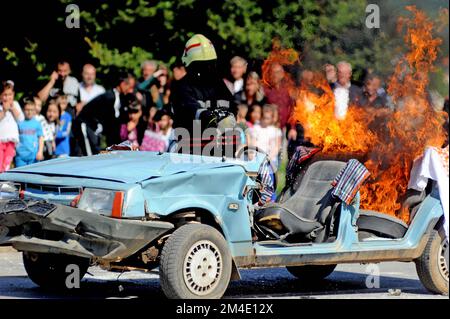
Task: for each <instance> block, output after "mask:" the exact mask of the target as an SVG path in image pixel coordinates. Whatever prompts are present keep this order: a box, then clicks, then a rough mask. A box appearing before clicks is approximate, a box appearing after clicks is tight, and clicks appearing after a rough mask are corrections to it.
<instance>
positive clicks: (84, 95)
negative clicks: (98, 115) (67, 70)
mask: <svg viewBox="0 0 450 319" xmlns="http://www.w3.org/2000/svg"><path fill="white" fill-rule="evenodd" d="M103 93H105V88H104V87H103V86H101V85H98V84H95V83H94V85H93V86H92V88H91V89H90V90H89V91H88V90H87V89H86V86H85V85H84V83H83V82H80V101H81V102H83V103H89V102H90V101H91V100H93V99H94V98H96V97H97V96H99V95H100V94H103Z"/></svg>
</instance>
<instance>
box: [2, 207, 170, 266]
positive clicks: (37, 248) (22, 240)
mask: <svg viewBox="0 0 450 319" xmlns="http://www.w3.org/2000/svg"><path fill="white" fill-rule="evenodd" d="M173 227H174V225H173V224H171V223H168V222H162V221H147V220H136V219H116V218H110V217H106V216H103V215H98V214H94V213H90V212H87V211H84V210H81V209H78V208H73V207H69V206H64V205H61V204H53V203H48V202H45V201H25V200H15V199H14V200H0V244H2V243H10V244H11V245H12V246H13V247H14V248H15V249H17V250H19V251H33V252H41V253H55V254H67V255H75V256H80V257H86V258H91V259H101V260H104V261H110V262H118V261H120V260H122V259H124V258H126V257H128V256H130V255H132V254H134V253H136V252H138V251H139V250H141V249H142V248H143V247H145V246H146V245H148V244H149V243H150V242H152V241H153V240H155V239H157V238H159V237H160V236H161V235H163V234H165V233H167V232H169V231H170V230H171V229H172V228H173Z"/></svg>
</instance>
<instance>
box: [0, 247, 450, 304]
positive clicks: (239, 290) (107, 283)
mask: <svg viewBox="0 0 450 319" xmlns="http://www.w3.org/2000/svg"><path fill="white" fill-rule="evenodd" d="M377 272H378V273H379V277H376V276H375V277H368V276H370V275H371V274H372V275H376V274H377ZM241 275H242V280H240V281H233V282H231V284H230V286H229V288H228V290H227V292H226V294H225V298H301V299H308V298H324V299H338V298H342V299H349V298H350V299H355V298H359V299H380V298H386V299H411V298H416V299H446V298H447V299H448V297H447V296H440V295H433V294H430V293H429V292H428V291H427V290H426V289H425V288H424V287H423V286H422V284H421V283H420V281H419V279H418V277H417V274H416V270H415V266H414V264H413V263H397V262H392V263H382V264H377V265H339V266H338V267H337V268H336V270H335V272H333V273H332V274H331V275H330V276H329V277H328V278H326V279H325V280H324V281H322V282H318V283H315V284H314V285H305V284H303V283H301V282H300V281H299V280H297V279H296V278H295V277H293V276H292V275H291V274H289V272H288V271H287V270H286V269H284V268H276V269H256V270H242V271H241ZM378 279H379V285H377V284H378ZM367 283H368V284H369V286H375V287H373V288H368V286H367ZM0 298H2V299H3V298H32V299H73V298H75V299H78V298H82V299H85V298H98V299H108V298H113V299H114V298H124V299H127V298H164V296H163V294H162V292H161V290H160V286H159V282H158V273H157V271H155V272H150V273H143V272H134V271H133V272H125V273H122V274H120V273H111V272H107V271H104V270H102V269H100V268H98V267H91V268H90V269H89V273H88V274H87V275H86V276H85V277H84V279H83V281H82V283H81V287H80V288H79V289H72V290H70V291H69V292H67V293H60V294H56V293H50V292H46V291H43V290H42V289H40V288H39V287H37V286H36V285H35V284H34V283H33V282H32V281H31V280H30V279H29V278H28V277H27V274H26V272H25V270H24V268H23V263H22V256H21V254H20V253H18V252H16V251H14V250H12V249H11V248H9V247H0Z"/></svg>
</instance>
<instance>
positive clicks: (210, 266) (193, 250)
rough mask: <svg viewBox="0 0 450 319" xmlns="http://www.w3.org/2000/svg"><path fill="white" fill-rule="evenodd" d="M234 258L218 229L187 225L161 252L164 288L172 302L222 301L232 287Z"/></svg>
mask: <svg viewBox="0 0 450 319" xmlns="http://www.w3.org/2000/svg"><path fill="white" fill-rule="evenodd" d="M231 270H232V258H231V254H230V252H229V249H228V244H227V242H226V240H225V238H224V237H223V236H222V234H221V233H220V232H219V231H217V230H216V229H215V228H213V227H211V226H208V225H202V224H187V225H184V226H181V227H180V228H178V229H177V230H175V231H174V232H173V234H172V235H171V236H170V237H169V238H168V239H167V241H166V243H165V245H164V247H163V250H162V252H161V260H160V266H159V275H160V284H161V288H162V290H163V292H164V294H165V295H166V297H167V298H170V299H200V298H207V299H219V298H221V297H222V296H223V294H224V293H225V290H226V289H227V287H228V284H229V282H230V277H231Z"/></svg>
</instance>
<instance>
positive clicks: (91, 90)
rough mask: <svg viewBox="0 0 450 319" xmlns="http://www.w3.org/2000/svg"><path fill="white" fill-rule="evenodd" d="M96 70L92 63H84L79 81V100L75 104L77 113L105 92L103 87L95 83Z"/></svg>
mask: <svg viewBox="0 0 450 319" xmlns="http://www.w3.org/2000/svg"><path fill="white" fill-rule="evenodd" d="M96 75H97V71H96V70H95V67H94V66H93V65H92V64H85V65H84V66H83V72H82V73H81V77H82V79H83V80H82V81H81V82H80V102H79V103H78V104H77V114H78V113H79V112H80V111H81V109H82V108H83V106H84V105H86V104H87V103H89V102H90V101H91V100H93V99H94V98H95V97H97V96H99V95H100V94H103V93H105V88H104V87H103V86H101V85H98V84H97V83H95V79H96Z"/></svg>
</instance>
